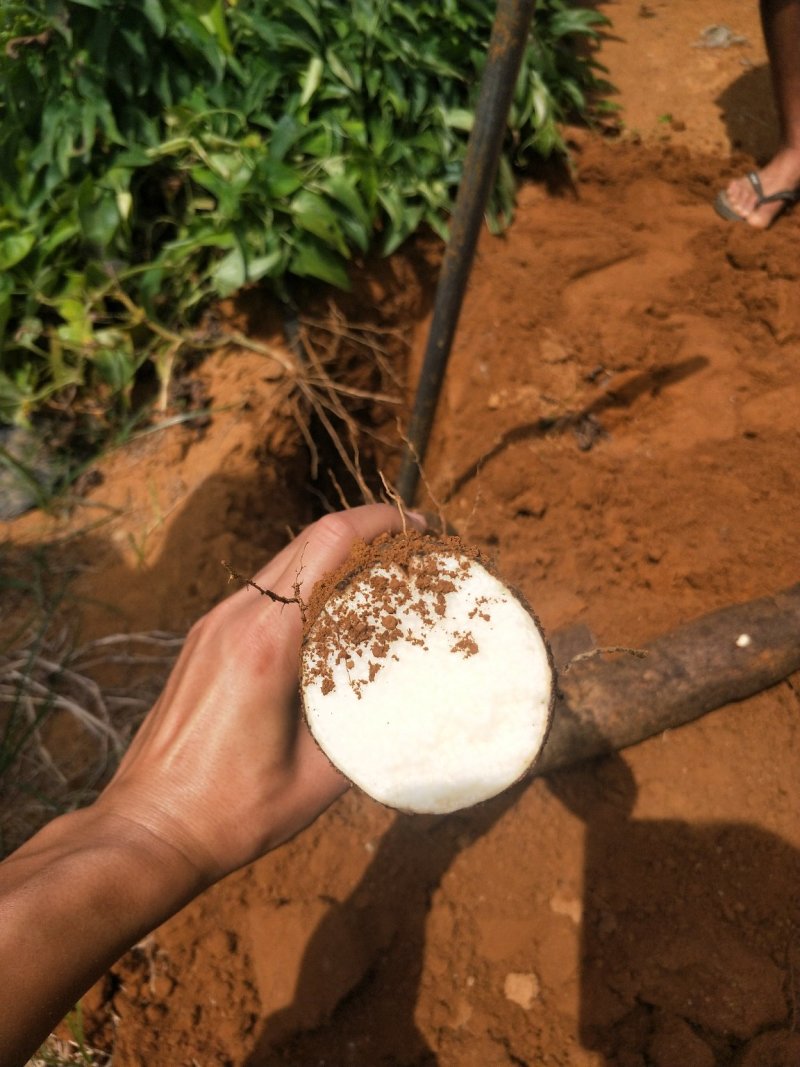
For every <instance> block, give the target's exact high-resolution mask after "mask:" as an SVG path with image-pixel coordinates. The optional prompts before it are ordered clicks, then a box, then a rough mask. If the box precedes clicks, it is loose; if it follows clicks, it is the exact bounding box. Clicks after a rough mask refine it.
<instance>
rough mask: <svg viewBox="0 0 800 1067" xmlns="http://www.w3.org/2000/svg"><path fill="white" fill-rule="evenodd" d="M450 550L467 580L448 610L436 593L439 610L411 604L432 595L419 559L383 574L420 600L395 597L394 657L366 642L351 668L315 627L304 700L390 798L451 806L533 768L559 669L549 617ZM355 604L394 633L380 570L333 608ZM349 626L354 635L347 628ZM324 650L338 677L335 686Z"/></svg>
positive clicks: (380, 794)
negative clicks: (419, 584) (550, 646)
mask: <svg viewBox="0 0 800 1067" xmlns="http://www.w3.org/2000/svg"><path fill="white" fill-rule="evenodd" d="M439 558H440V559H441V560H442V564H443V566H444V571H443V576H445V577H447V578H449V579H450V580H451V581H452V582H453V583H454V584H455V586H456V588H455V589H454V590H453V591H452V592H448V593H446V594H444V606H445V611H444V615H443V616H440V615H438V614H437V613H436V609H435V605H436V599H437V598H436V596H435V595H431V594H428V599H429V600H430V613H429V614H427V613H425V614H427V617H422V616H421V613H420V612H419V610H418V608H417V607H415V606H409V604H410V605H414V604H415V603H416V602H417V601H418V600H419V597H420V595H423V594H420V593H419V591H418V590H417V589H416V588H414V587H415V584H416V583H415V578H414V573H415V572H414V567H413V565H412V567H411V570H410V574H409V575H408V576H407V577H406V576H403V575H401V572H400V571H399V569H397V568H394V567H393V566H391V565H389V566H387V567H385V568H381V569H379V570H378V571H377V573H383V574H385V575H387V576H399V577H403V578H404V580H406V581H409V582H411V583H412V589H411V593H412V596H411V599H410V601H409V602H408V603H407V604H406V605H405V606H403V605H400V604H399V603H397V602H395V603H394V604H393V605H391V608H390V611H391V614H392V615H393V617H394V618H395V619H396V620H397V627H396V628H395V629H394V630H393V631H392V636H393V638H394V639H393V640H392V641H391V643H389V645H388V651H387V653H386V655H385V656H384V657H381V658H375V657H374V655H373V654H372V646H371V643H370V642H366V643H364V644H363V645H362V646H360V647H359V648H357V649H355V650H347V655H348V656H349V658H350V664H351V666H348V664H347V663H346V662H345V661H344V660H343V657H342V656H341V655H340V654H341V652H342V648H341V647H339V648H329V649H325V650H322V649H320V648H319V647H318V646H317V644H316V643H315V641H314V628H313V627H312V630H311V633H310V635H309V638H308V640H307V643H306V647H305V649H304V652H303V701H304V705H305V712H306V718H307V721H308V724H309V728H310V729H311V732H312V734H313V735H314V737H315V738H316V740H317V742H318V744H319V745H320V747H321V748H322V749H323V751H324V752H325V753H326V754H327V756H328V758H329V759H330V760H331V762H332V763H333V764H334V765H335V766H336V767H338V768H339V770H341V771H342V773H343V774H344V775H345V776H346V777H347V778H349V779H350V781H351V782H353V783H354V784H355V785H357V786H359V787H360V788H361V789H363V790H364V792H366V793H368V794H369V795H370V796H371V797H373V798H375V799H376V800H379V801H381V802H382V803H384V804H386V805H388V806H390V807H393V808H400V809H402V810H405V811H412V812H420V813H422V812H427V813H439V814H441V813H445V812H450V811H456V810H458V809H460V808H465V807H469V806H470V805H472V804H476V803H479V802H480V801H482V800H486V799H488V798H489V797H493V796H495V795H497V794H498V793H500V792H502V791H503V790H504V789H507V788H508V787H509V786H510V785H512V784H513V783H514V782H516V781H517V780H518V779H519V778H521V777H522V776H523V775H524V774H525V772H526V771H527V770H528V769H529V768H530V766H531V765H532V764H533V762H534V761H535V759H536V756H537V755H538V753H539V750H540V749H541V747H542V745H543V743H544V739H545V736H546V733H547V726H548V720H549V711H550V703H551V696H552V688H553V676H552V670H551V667H550V662H549V659H548V654H547V649H546V646H545V642H544V639H543V637H542V635H541V633H540V631H539V628H538V625H537V623H536V621H535V620H534V619H533V618H532V616H531V615H530V613H529V612H528V611H527V610H526V609H525V608H524V607H523V605H522V604H521V603H520V601H519V600H518V599H517V598H516V597H515V596H514V595H513V594H512V593H511V592H509V591H508V590H507V589H506V588H505V586H503V585H502V583H501V582H499V581H498V580H497V579H496V578H495V577H494V576H493V575H491V574H489V572H488V571H487V570H486V569H485V568H484V567H483V566H481V565H480V564H479V563H477V562H475V561H472V560H470V561H469V563H468V566H467V567H465V566H464V562H463V559H462V558H460V557H458V558H454V557H446V556H441V557H439ZM371 573H373V574H374V573H376V571H373V572H371ZM439 602H440V604H441V594H440V596H439ZM354 610H355V611H356V612H357V613H358V615H359V617H361V618H363V619H365V620H367V621H368V622H369V623H370V625H372V626H374V627H375V628H376V632H378V633H385V632H386V631H385V627H384V623H383V620H384V619H385V618H386V615H387V604H386V602H385V601H384V602H382V603H378V604H376V603H375V602H374V601H373V599H372V597H371V593H370V585H369V579H368V576H367V577H363V578H360V579H356V581H355V582H354V583H352V584H351V585H350V586H349V587H348V589H347V590H346V591H345V593H343V594H336V595H334V596H332V597H331V598H330V599H329V601H328V603H327V606H326V612H327V615H328V616H329V618H330V619H332V620H333V621H334V623H335V622H336V620H337V615H338V616H339V617H341V615H342V613H351V612H353V611H354ZM338 632H339V633H340V634H341V635H342V640H344V633H345V628H344V627H342V628H341V629H339V631H338ZM397 633H399V634H400V636H399V637H396V636H394V635H396V634H397ZM420 642H421V643H420ZM323 654H324V655H326V656H327V655H328V654H329V655H330V659H329V661H328V663H327V664H326V666H325V670H326V671H327V672H328V676H329V678H330V679H332V681H333V688H332V689H331V691H330V692H327V693H326V692H323V679H322V676H321V672H320V670H319V665H320V656H321V655H323ZM371 665H377V666H379V668H380V669H379V670H377V673H375V667H374V666H373V673H374V677H373V679H372V681H370V680H369V675H370V667H371Z"/></svg>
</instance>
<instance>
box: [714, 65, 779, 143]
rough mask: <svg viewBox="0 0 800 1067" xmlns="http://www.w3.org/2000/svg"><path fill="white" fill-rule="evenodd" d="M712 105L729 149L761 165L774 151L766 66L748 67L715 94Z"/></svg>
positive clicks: (774, 126) (774, 119) (775, 138)
mask: <svg viewBox="0 0 800 1067" xmlns="http://www.w3.org/2000/svg"><path fill="white" fill-rule="evenodd" d="M714 103H715V104H716V105H717V106H718V107H719V109H720V111H721V112H722V120H723V122H724V123H725V129H726V132H727V134H728V140H729V141H730V144H731V148H732V149H736V150H739V151H741V152H746V153H747V155H749V156H752V157H753V159H754V160H755V161H756V162H757V163H759V164H761V163H766V162H767V160H769V159H771V158H772V156H774V154H775V151H776V149H777V147H778V115H777V111H776V110H775V98H774V96H773V92H772V79H771V75H770V69H769V66H768V64H763V65H762V66H758V67H750V68H749V69H748V70H746V71H745V72H744V73H743V74H741V75H740V76H739V77H738V78H736V80H735V81H733V82H731V83H730V85H728V86H726V87H725V89H724V90H723V91H722V92H721V93H720V94H719V96H718V97H717V98H716V100H715V101H714Z"/></svg>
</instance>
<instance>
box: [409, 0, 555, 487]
mask: <svg viewBox="0 0 800 1067" xmlns="http://www.w3.org/2000/svg"><path fill="white" fill-rule="evenodd" d="M534 6H535V0H498V4H497V10H496V12H495V18H494V25H493V26H492V35H491V38H490V40H489V55H488V58H487V61H486V69H485V70H484V73H483V79H482V81H481V89H480V94H479V96H478V103H477V106H476V108H475V124H474V125H473V127H472V131H471V133H470V137H469V142H468V144H467V152H466V156H465V159H464V170H463V174H462V177H461V182H460V184H459V187H458V195H457V197H456V204H455V208H454V210H453V217H452V220H451V223H450V240H449V241H448V243H447V248H446V250H445V254H444V260H443V262H442V270H441V274H440V275H439V283H438V286H437V289H436V301H435V303H434V309H433V320H432V322H431V330H430V334H429V335H428V344H427V347H426V349H425V357H424V360H423V364H422V371H421V373H420V377H419V382H418V384H417V393H416V397H415V400H414V409H413V411H412V414H411V421H410V423H409V427H408V442H409V444H407V445H406V450H405V454H404V456H403V465H402V467H401V469H400V475H399V477H398V482H397V489H398V492H399V494H400V496H401V497H402V498H403V500H404V502H405V503H406V504H408V505H411V504H413V502H414V494H415V493H416V489H417V483H418V481H419V468H420V466H421V464H422V462H423V460H424V459H425V452H426V451H427V447H428V438H429V436H430V431H431V425H432V423H433V416H434V413H435V411H436V403H437V401H438V399H439V393H440V391H441V387H442V381H443V380H444V372H445V368H446V366H447V360H448V357H449V355H450V349H451V347H452V344H453V337H454V335H455V332H456V326H457V325H458V317H459V314H460V313H461V305H462V303H463V300H464V292H465V290H466V286H467V279H468V278H469V272H470V268H471V266H472V260H473V257H474V254H475V246H476V244H477V241H478V234H479V232H480V227H481V223H482V221H483V216H484V213H485V211H486V204H487V201H488V199H489V194H490V192H491V190H492V186H493V185H494V180H495V175H496V173H497V163H498V160H499V158H500V150H501V148H502V145H503V136H504V134H505V131H506V122H507V119H508V110H509V107H510V106H511V99H512V96H513V93H514V86H515V83H516V80H517V73H518V72H519V65H520V61H521V59H522V54H523V51H524V49H525V45H526V44H527V40H528V33H529V31H530V25H531V19H532V17H533V9H534Z"/></svg>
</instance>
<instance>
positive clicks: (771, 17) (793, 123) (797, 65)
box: [725, 0, 800, 230]
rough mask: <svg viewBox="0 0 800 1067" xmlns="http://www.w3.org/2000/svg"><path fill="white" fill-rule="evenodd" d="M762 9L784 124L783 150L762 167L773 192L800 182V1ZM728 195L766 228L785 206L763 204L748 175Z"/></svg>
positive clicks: (773, 1)
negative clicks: (757, 205)
mask: <svg viewBox="0 0 800 1067" xmlns="http://www.w3.org/2000/svg"><path fill="white" fill-rule="evenodd" d="M760 9H761V25H762V27H763V30H764V40H765V42H766V45H767V52H768V54H769V59H770V69H771V72H772V84H773V88H774V92H775V100H776V103H777V107H778V120H779V129H780V141H779V146H778V151H777V152H776V154H775V155H774V156H773V158H772V159H771V160H770V161H769V163H767V165H766V166H765V167H762V168H761V169H760V170H759V172H758V175H759V178H760V179H761V184H762V186H763V189H764V193H765V194H766V195H767V196H769V195H770V194H771V193H776V192H778V191H779V190H782V189H789V190H792V189H797V188H798V187H800V0H761V4H760ZM725 196H726V198H727V201H728V204H729V205H730V207H731V208H733V210H734V211H735V212H736V213H737V214H739V215H741V216H742V217H743V218H744V219H746V221H747V222H748V224H749V225H750V226H753V227H755V228H756V229H760V230H765V229H766V228H767V227H768V226H770V225H771V223H772V222H773V221H774V220H775V218H776V217H777V216H778V215H779V214H780V212H781V211H783V210H784V207H785V204H781V203H780V202H778V203H773V204H764V205H762V206H761V207H759V208H757V207H756V202H757V197H756V193H755V190H754V189H753V186H752V184H751V183H750V182H749V181H748V180H747V178H746V177H741V178H736V179H734V181H732V182H731V183H730V185H729V186H728V188H727V189H726V190H725Z"/></svg>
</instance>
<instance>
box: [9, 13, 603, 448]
mask: <svg viewBox="0 0 800 1067" xmlns="http://www.w3.org/2000/svg"><path fill="white" fill-rule="evenodd" d="M493 10H494V4H493V2H492V0H440V2H439V3H433V2H414V3H410V2H408V0H351V3H349V4H342V3H341V2H339V0H269V2H268V0H239V2H238V3H235V4H234V3H225V2H224V0H30V2H27V0H8V2H7V3H5V4H3V5H2V8H0V84H2V86H3V89H2V98H0V421H5V422H15V423H22V424H24V423H25V422H27V421H29V420H30V418H31V416H32V415H33V414H34V413H35V412H40V411H42V410H46V411H48V412H49V413H50V414H53V415H55V416H58V417H60V418H62V419H67V420H69V421H70V424H71V425H73V426H74V427H75V428H76V429H78V430H79V431H80V433H81V434H82V435H83V436H84V437H86V438H88V439H89V441H90V444H92V443H94V442H95V441H96V440H99V439H101V438H102V437H103V435H104V434H105V433H107V430H108V426H109V424H111V423H113V422H115V421H116V420H118V419H119V418H121V417H123V416H124V414H125V412H126V411H127V409H128V408H129V406H130V404H131V397H132V391H133V388H134V384H135V383H136V382H137V381H140V380H141V379H142V376H143V375H147V374H148V373H153V372H155V374H156V375H157V376H160V378H161V384H162V392H161V395H162V397H163V396H164V395H165V393H166V380H167V379H168V377H169V375H170V374H171V373H172V371H173V368H174V366H175V364H176V360H177V359H178V358H179V356H180V354H181V353H182V351H183V350H184V348H185V347H186V346H189V347H191V345H192V342H193V337H192V334H191V329H192V328H193V326H194V325H195V324H196V323H197V321H198V317H199V313H200V312H201V310H202V309H203V307H205V306H206V305H207V304H208V302H209V301H210V300H212V299H215V298H219V297H224V296H226V295H228V294H231V293H233V292H235V291H236V290H237V289H239V288H240V287H241V286H243V285H245V284H248V283H253V282H260V281H264V282H266V283H268V284H269V285H270V286H271V287H272V289H273V290H274V291H275V292H276V293H277V294H278V295H279V296H280V297H282V298H283V299H287V300H288V299H290V297H291V288H292V285H293V283H294V280H296V279H298V278H309V279H312V280H317V281H323V282H327V283H330V284H333V285H338V286H346V285H347V280H348V275H347V264H348V260H349V259H350V258H351V257H352V256H353V255H358V254H361V253H364V252H366V251H368V250H371V249H377V250H379V251H381V252H383V253H389V252H391V251H393V250H394V249H396V248H397V247H398V245H399V244H400V243H401V242H402V241H403V240H404V239H405V238H406V237H408V236H409V234H411V233H413V232H414V231H415V230H416V229H417V228H418V227H419V226H420V225H423V224H425V225H428V226H430V227H432V228H433V229H434V230H436V231H437V232H439V233H441V234H444V232H445V227H446V219H447V214H448V211H449V209H450V207H451V203H452V199H453V194H454V191H455V189H456V186H457V184H458V181H459V178H460V174H461V164H462V160H463V156H464V150H465V146H466V139H467V134H468V131H469V128H470V126H471V123H472V106H473V101H474V96H475V93H476V89H477V85H478V82H479V78H480V73H481V70H482V67H483V63H484V60H485V54H486V44H487V41H488V33H489V28H490V25H491V19H492V14H493ZM603 21H604V20H603V18H602V16H600V15H598V14H597V13H595V12H594V11H590V10H584V9H581V8H577V7H573V6H572V5H570V4H568V3H567V2H565V0H542V2H541V3H540V4H539V7H538V11H537V17H536V32H535V36H534V37H533V38H532V40H531V43H530V45H529V47H528V50H527V53H526V55H525V58H524V61H523V65H522V70H521V73H520V77H519V79H518V82H517V86H516V93H515V99H514V106H513V110H512V114H511V117H510V122H509V135H508V146H507V151H506V154H505V155H504V158H503V162H502V165H501V170H500V175H499V179H498V185H497V190H496V193H495V197H494V200H493V204H492V210H493V212H494V214H495V215H496V216H498V217H506V216H508V214H509V213H510V210H511V206H512V202H513V180H512V177H511V165H512V163H524V162H525V160H526V159H527V158H529V156H530V154H531V153H533V152H536V153H540V154H544V155H547V154H548V153H550V152H552V151H554V150H556V149H558V148H560V147H561V140H560V135H559V132H558V122H559V120H561V119H562V118H563V117H564V116H565V115H567V114H568V113H570V112H578V113H581V114H586V113H587V110H588V108H589V100H590V98H591V96H592V95H593V94H597V92H598V91H599V90H602V89H603V85H604V83H602V82H601V81H600V80H599V79H598V73H597V67H596V64H595V63H594V62H593V60H592V59H591V58H590V57H587V55H586V54H585V53H584V52H582V51H581V50H580V49H578V48H576V44H580V43H581V42H584V41H586V40H587V39H591V38H592V37H593V36H595V35H596V34H597V32H598V26H599V25H600V24H601V23H602V22H603Z"/></svg>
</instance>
